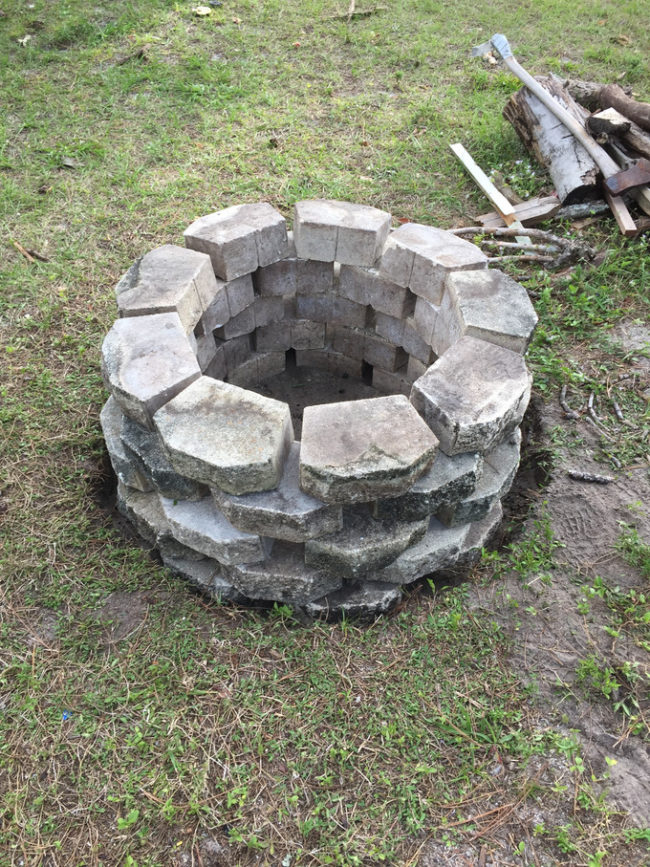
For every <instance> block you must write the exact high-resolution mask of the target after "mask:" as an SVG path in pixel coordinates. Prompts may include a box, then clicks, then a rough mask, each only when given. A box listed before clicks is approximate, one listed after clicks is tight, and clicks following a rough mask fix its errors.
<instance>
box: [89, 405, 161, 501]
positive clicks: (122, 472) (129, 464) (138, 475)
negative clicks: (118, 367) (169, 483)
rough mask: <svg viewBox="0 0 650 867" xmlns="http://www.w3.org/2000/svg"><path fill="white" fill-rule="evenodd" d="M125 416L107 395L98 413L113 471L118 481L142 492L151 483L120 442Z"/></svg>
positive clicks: (151, 486)
mask: <svg viewBox="0 0 650 867" xmlns="http://www.w3.org/2000/svg"><path fill="white" fill-rule="evenodd" d="M125 418H126V416H125V415H124V413H123V412H122V410H121V409H120V407H119V404H118V403H117V401H116V400H115V398H114V397H112V396H111V397H109V398H108V400H107V401H106V403H105V404H104V407H103V409H102V411H101V413H100V414H99V422H100V424H101V426H102V432H103V434H104V441H105V442H106V448H107V450H108V456H109V458H110V461H111V466H112V467H113V471H114V473H115V475H116V476H117V478H118V479H119V481H120V482H121V483H122V484H123V485H126V486H127V487H129V488H135V489H136V490H138V491H141V492H142V493H147V492H148V491H152V490H153V483H152V481H151V479H150V478H148V477H147V473H146V472H143V469H142V467H141V466H140V465H139V464H138V463H137V462H135V461H133V459H132V457H130V456H129V455H128V453H127V451H126V449H125V448H124V445H123V444H122V437H121V433H122V423H123V421H124V419H125Z"/></svg>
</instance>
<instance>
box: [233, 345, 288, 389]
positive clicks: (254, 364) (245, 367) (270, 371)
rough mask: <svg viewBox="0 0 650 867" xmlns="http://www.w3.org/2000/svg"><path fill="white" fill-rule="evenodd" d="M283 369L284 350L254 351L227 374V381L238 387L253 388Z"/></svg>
mask: <svg viewBox="0 0 650 867" xmlns="http://www.w3.org/2000/svg"><path fill="white" fill-rule="evenodd" d="M284 369H285V353H284V352H256V353H254V354H253V355H252V356H251V357H250V358H249V359H248V360H247V361H244V362H243V363H242V364H240V365H239V366H238V367H235V368H234V369H233V370H232V371H230V372H229V374H228V382H230V383H232V385H238V386H239V387H240V388H253V387H254V386H258V385H259V384H260V382H263V381H264V380H265V379H268V377H270V376H276V375H277V374H278V373H282V372H283V371H284Z"/></svg>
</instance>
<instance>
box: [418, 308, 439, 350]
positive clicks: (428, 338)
mask: <svg viewBox="0 0 650 867" xmlns="http://www.w3.org/2000/svg"><path fill="white" fill-rule="evenodd" d="M439 313H440V306H439V305H438V306H436V305H435V304H431V303H430V302H429V301H427V300H426V299H425V298H418V300H417V301H416V302H415V313H414V314H413V328H414V330H415V332H416V333H417V335H418V337H419V338H420V339H421V340H423V341H424V343H425V344H426V345H427V346H429V347H430V346H431V345H432V344H433V335H434V333H435V329H436V322H437V321H438V315H439Z"/></svg>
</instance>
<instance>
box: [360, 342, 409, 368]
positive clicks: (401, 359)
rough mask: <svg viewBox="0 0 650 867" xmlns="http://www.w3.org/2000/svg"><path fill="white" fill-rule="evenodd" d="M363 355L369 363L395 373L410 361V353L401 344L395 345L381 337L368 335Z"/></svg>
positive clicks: (364, 343)
mask: <svg viewBox="0 0 650 867" xmlns="http://www.w3.org/2000/svg"><path fill="white" fill-rule="evenodd" d="M363 357H364V360H365V361H367V362H368V364H372V365H373V366H374V367H380V368H381V369H382V370H385V371H387V372H388V373H394V372H395V371H396V370H398V369H399V368H400V367H405V366H406V364H407V363H408V355H407V354H406V352H405V351H404V350H403V349H402V347H401V346H395V345H394V344H392V343H389V342H388V340H382V338H381V337H371V336H370V335H367V336H366V338H365V340H364V341H363Z"/></svg>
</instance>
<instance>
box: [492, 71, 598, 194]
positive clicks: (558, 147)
mask: <svg viewBox="0 0 650 867" xmlns="http://www.w3.org/2000/svg"><path fill="white" fill-rule="evenodd" d="M537 80H538V81H539V82H540V84H541V85H542V86H543V87H544V89H545V90H547V91H548V92H549V93H550V94H552V96H553V97H554V98H555V99H556V100H557V101H558V102H559V103H560V104H561V105H562V106H563V107H564V108H565V109H567V111H569V112H571V113H572V114H573V115H574V116H575V117H576V118H577V119H578V120H580V121H581V122H584V119H585V117H586V115H587V112H586V111H585V110H584V109H583V108H582V107H581V106H579V105H578V104H577V103H576V102H575V101H574V100H573V99H572V98H571V96H570V95H569V94H568V93H567V92H566V90H564V88H563V87H562V85H561V84H560V82H558V81H557V80H556V79H554V78H552V77H549V76H539V77H538V78H537ZM503 116H504V117H505V118H506V120H508V121H509V122H510V123H511V124H512V125H513V126H514V128H515V131H516V132H517V135H518V136H519V138H520V139H521V141H522V142H523V144H524V145H525V147H526V148H527V149H528V150H530V151H531V152H532V153H533V154H534V156H535V158H536V159H537V161H538V162H539V163H541V165H543V166H545V167H546V168H547V169H548V171H549V173H550V175H551V178H552V179H553V183H554V184H555V190H556V193H557V196H558V198H559V199H560V201H561V202H562V203H563V204H565V205H572V204H575V203H576V202H584V201H589V200H591V199H595V198H598V197H599V195H600V193H599V170H598V167H597V166H596V164H595V163H594V161H593V160H592V158H591V157H590V156H589V154H588V153H587V152H586V151H585V149H584V148H583V147H582V145H581V144H580V143H579V142H578V141H577V140H576V139H575V138H574V136H573V135H572V134H571V133H570V132H569V130H568V129H567V128H566V127H565V126H564V125H563V124H562V122H561V121H560V120H558V118H556V117H555V115H553V114H552V113H551V112H550V111H549V110H548V109H547V108H546V106H544V105H543V104H542V103H541V102H540V101H539V99H537V97H536V96H534V94H532V93H531V92H530V91H529V90H528V89H527V88H525V87H523V88H522V89H521V90H518V91H517V93H514V94H513V95H512V96H511V97H510V99H509V100H508V102H507V104H506V107H505V108H504V110H503Z"/></svg>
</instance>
